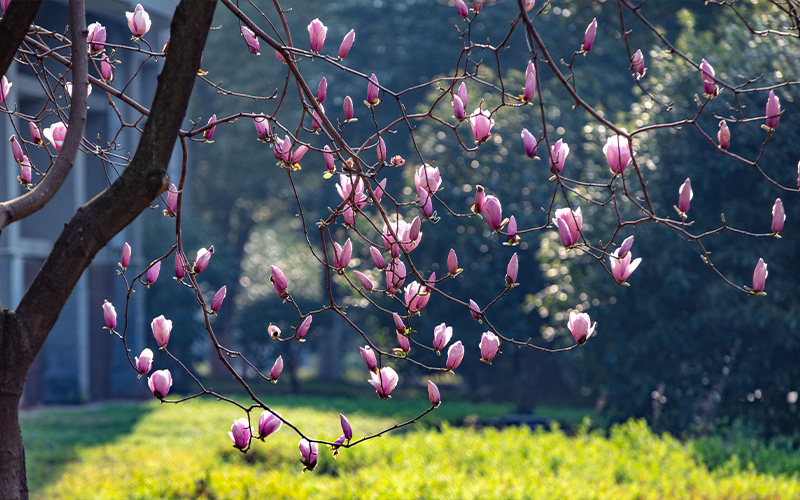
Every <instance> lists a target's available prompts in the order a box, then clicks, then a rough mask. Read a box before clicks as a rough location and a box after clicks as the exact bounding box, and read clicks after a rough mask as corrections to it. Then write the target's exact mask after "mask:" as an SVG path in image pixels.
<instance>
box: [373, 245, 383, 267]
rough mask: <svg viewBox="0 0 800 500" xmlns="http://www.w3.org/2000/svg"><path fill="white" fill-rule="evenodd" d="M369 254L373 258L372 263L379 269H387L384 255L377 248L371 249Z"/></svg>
mask: <svg viewBox="0 0 800 500" xmlns="http://www.w3.org/2000/svg"><path fill="white" fill-rule="evenodd" d="M369 254H370V256H371V257H372V262H373V263H374V264H375V267H377V268H378V269H383V268H384V267H386V262H385V261H384V260H383V253H381V251H380V250H378V249H377V248H375V247H369Z"/></svg>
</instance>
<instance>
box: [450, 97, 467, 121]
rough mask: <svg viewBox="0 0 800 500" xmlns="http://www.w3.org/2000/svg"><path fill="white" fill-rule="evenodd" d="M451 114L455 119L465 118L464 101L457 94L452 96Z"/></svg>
mask: <svg viewBox="0 0 800 500" xmlns="http://www.w3.org/2000/svg"><path fill="white" fill-rule="evenodd" d="M453 116H454V117H455V119H456V120H458V121H461V120H464V119H466V118H467V111H466V110H465V109H464V103H463V102H461V98H460V97H458V96H457V95H454V96H453Z"/></svg>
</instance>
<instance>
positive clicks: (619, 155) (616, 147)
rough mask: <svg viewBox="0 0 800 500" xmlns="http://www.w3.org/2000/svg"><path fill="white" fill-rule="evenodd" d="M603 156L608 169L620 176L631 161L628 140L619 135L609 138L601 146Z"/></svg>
mask: <svg viewBox="0 0 800 500" xmlns="http://www.w3.org/2000/svg"><path fill="white" fill-rule="evenodd" d="M603 154H605V155H606V161H607V162H608V168H610V169H611V172H613V173H615V174H621V173H622V172H624V171H625V167H627V166H628V163H630V161H631V156H632V155H631V148H630V144H629V143H628V139H627V138H626V137H624V136H621V135H615V136H611V137H609V138H608V139H606V145H605V146H603Z"/></svg>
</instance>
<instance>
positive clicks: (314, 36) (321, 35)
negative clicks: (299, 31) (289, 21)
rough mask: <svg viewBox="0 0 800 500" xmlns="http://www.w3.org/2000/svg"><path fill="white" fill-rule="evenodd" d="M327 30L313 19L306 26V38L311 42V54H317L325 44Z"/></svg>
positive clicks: (320, 22)
mask: <svg viewBox="0 0 800 500" xmlns="http://www.w3.org/2000/svg"><path fill="white" fill-rule="evenodd" d="M327 34H328V28H327V26H325V25H324V24H322V21H320V20H319V19H314V20H313V21H311V24H309V25H308V37H309V39H310V40H311V52H316V53H319V52H320V51H321V50H322V46H323V45H324V44H325V36H326V35H327Z"/></svg>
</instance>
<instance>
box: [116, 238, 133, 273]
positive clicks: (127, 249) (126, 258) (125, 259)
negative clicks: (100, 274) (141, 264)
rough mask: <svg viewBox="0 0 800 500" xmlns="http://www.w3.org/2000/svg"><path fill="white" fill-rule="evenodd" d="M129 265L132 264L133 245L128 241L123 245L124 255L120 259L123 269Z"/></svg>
mask: <svg viewBox="0 0 800 500" xmlns="http://www.w3.org/2000/svg"><path fill="white" fill-rule="evenodd" d="M129 265H131V246H130V245H128V242H127V241H126V242H125V244H124V245H122V256H121V257H120V259H119V266H120V267H121V268H122V269H127V268H128V266H129Z"/></svg>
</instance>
